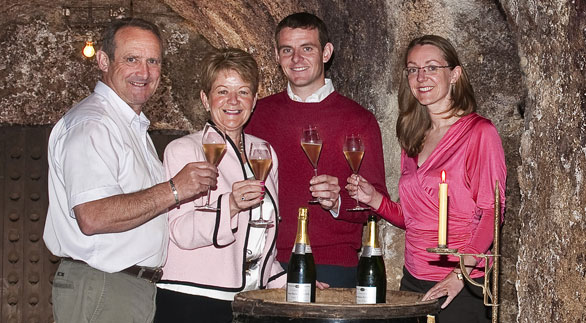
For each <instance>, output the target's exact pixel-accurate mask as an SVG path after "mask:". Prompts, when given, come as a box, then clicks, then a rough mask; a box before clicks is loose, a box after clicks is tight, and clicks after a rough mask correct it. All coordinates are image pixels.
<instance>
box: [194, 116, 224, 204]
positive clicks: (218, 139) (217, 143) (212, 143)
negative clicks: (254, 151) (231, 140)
mask: <svg viewBox="0 0 586 323" xmlns="http://www.w3.org/2000/svg"><path fill="white" fill-rule="evenodd" d="M201 143H202V146H203V153H204V155H205V156H206V160H207V161H208V162H209V163H210V164H213V165H214V166H218V164H219V163H220V160H221V159H222V156H224V153H225V152H226V135H225V134H224V133H223V132H221V131H216V129H214V127H212V126H211V125H209V124H206V125H205V127H204V129H203V137H202V138H201ZM196 210H199V211H218V210H219V209H218V208H217V207H214V206H211V205H210V187H208V197H207V202H206V204H205V205H203V206H200V207H198V208H196Z"/></svg>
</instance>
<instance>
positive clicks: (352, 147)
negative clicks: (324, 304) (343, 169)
mask: <svg viewBox="0 0 586 323" xmlns="http://www.w3.org/2000/svg"><path fill="white" fill-rule="evenodd" d="M343 150H344V156H346V161H347V162H348V165H350V168H351V169H352V172H353V173H354V174H358V170H359V169H360V165H361V164H362V157H364V143H362V139H360V135H355V134H352V135H347V136H346V140H345V141H344V147H343ZM366 210H368V208H365V207H361V206H360V203H359V202H358V193H357V194H356V206H355V207H354V208H352V209H347V210H346V211H366Z"/></svg>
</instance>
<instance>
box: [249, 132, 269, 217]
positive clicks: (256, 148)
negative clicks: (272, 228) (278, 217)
mask: <svg viewBox="0 0 586 323" xmlns="http://www.w3.org/2000/svg"><path fill="white" fill-rule="evenodd" d="M248 162H250V166H251V168H252V172H253V173H254V177H255V178H256V179H257V180H259V181H266V179H267V176H268V175H269V170H270V169H271V166H272V164H273V159H272V156H271V147H270V146H269V143H267V142H253V143H251V144H250V150H249V153H248ZM262 203H263V201H262V200H261V201H260V206H259V207H260V209H259V211H260V216H259V218H258V220H250V221H249V222H248V223H250V224H252V225H253V226H255V227H266V226H268V225H269V224H272V223H273V221H270V220H265V219H264V218H263V217H262Z"/></svg>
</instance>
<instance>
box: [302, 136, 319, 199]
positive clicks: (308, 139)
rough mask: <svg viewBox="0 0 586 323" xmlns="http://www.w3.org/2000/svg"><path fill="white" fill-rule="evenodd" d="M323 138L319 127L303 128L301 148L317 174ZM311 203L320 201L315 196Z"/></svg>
mask: <svg viewBox="0 0 586 323" xmlns="http://www.w3.org/2000/svg"><path fill="white" fill-rule="evenodd" d="M321 147H322V140H321V138H320V136H319V133H318V132H317V127H315V126H312V125H309V126H306V127H304V128H303V132H302V133H301V148H303V151H304V152H305V155H306V156H307V158H308V159H309V162H311V165H312V166H313V173H314V175H315V176H317V162H318V161H319V155H320V153H321ZM309 203H319V199H318V198H313V199H311V200H310V201H309Z"/></svg>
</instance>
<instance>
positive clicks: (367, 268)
mask: <svg viewBox="0 0 586 323" xmlns="http://www.w3.org/2000/svg"><path fill="white" fill-rule="evenodd" d="M386 295H387V274H386V272H385V262H384V261H383V257H382V252H381V249H380V247H379V245H378V238H377V232H376V220H375V218H374V216H373V215H370V216H369V217H368V239H367V240H366V241H365V242H364V245H363V246H362V254H361V255H360V261H359V262H358V270H357V275H356V303H357V304H375V303H385V299H386Z"/></svg>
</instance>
